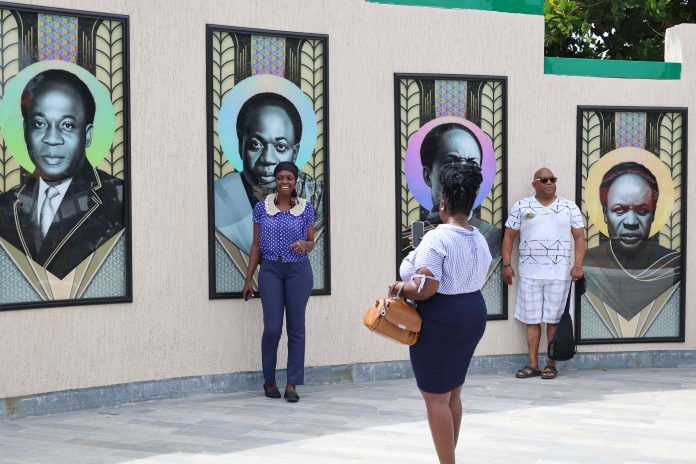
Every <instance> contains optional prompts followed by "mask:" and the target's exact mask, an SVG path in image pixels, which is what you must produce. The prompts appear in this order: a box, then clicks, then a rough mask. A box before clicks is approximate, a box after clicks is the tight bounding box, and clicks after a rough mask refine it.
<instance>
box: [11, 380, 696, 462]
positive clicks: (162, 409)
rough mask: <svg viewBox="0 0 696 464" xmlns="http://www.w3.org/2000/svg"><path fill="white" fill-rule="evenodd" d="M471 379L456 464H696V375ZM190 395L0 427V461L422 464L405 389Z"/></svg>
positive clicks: (425, 458)
mask: <svg viewBox="0 0 696 464" xmlns="http://www.w3.org/2000/svg"><path fill="white" fill-rule="evenodd" d="M561 374H562V375H561V376H560V377H559V378H557V379H556V380H552V381H548V380H541V379H540V378H532V379H525V380H518V379H514V378H513V377H512V376H511V375H510V374H475V375H474V374H472V375H470V376H469V379H468V380H467V383H466V385H465V386H464V389H463V394H462V400H463V403H464V419H463V423H462V433H461V436H460V440H459V448H458V450H457V458H458V462H462V463H463V462H467V463H486V464H489V463H506V464H507V463H515V464H523V463H536V464H550V463H563V464H568V463H592V464H594V463H611V464H615V463H623V464H639V463H640V464H646V463H696V368H674V369H620V370H612V371H601V370H596V371H586V370H584V371H562V372H561ZM300 394H301V395H302V400H301V401H300V402H299V403H297V404H294V405H293V404H288V403H286V402H285V401H284V400H271V399H267V398H265V397H264V396H263V395H262V394H261V393H260V392H246V393H234V394H215V395H201V396H195V397H190V398H184V399H176V400H162V401H155V402H147V403H138V404H131V405H124V406H120V407H116V408H108V409H97V410H90V411H82V412H71V413H64V414H56V415H50V416H43V417H30V418H25V419H16V420H4V421H2V420H0V463H3V464H5V463H31V464H41V463H51V464H57V463H69V464H79V463H99V464H101V463H139V464H140V463H201V464H202V463H211V464H212V463H235V464H238V463H240V464H241V463H263V464H270V463H285V464H286V463H312V464H313V463H327V464H328V463H342V464H343V463H361V464H362V463H380V464H382V463H404V464H411V463H433V462H436V461H437V460H436V458H435V450H434V448H433V445H432V442H431V439H430V432H429V430H428V424H427V422H426V418H425V407H424V403H423V401H422V400H421V398H420V395H419V393H418V391H417V389H416V386H415V381H414V380H412V379H410V380H397V381H383V382H376V383H364V384H340V385H327V386H321V387H304V388H301V389H300Z"/></svg>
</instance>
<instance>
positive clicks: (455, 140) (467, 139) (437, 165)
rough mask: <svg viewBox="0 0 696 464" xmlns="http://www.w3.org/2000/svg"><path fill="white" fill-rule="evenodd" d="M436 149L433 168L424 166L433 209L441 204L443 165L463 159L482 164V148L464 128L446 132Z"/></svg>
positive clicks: (424, 176) (424, 174)
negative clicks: (441, 172)
mask: <svg viewBox="0 0 696 464" xmlns="http://www.w3.org/2000/svg"><path fill="white" fill-rule="evenodd" d="M435 151H436V153H435V157H434V160H433V165H432V168H428V167H426V166H423V179H424V180H425V183H426V184H427V185H428V186H429V187H430V191H431V195H432V199H433V211H436V210H437V208H438V206H439V204H440V195H441V193H442V186H441V185H440V180H439V179H440V177H439V176H440V169H441V168H442V166H444V165H445V164H447V163H452V162H455V163H456V162H463V161H473V162H475V163H476V164H477V165H479V166H481V148H480V147H479V144H478V142H477V141H476V139H475V138H474V136H473V135H472V134H471V133H470V132H468V131H466V130H464V129H458V128H453V129H450V130H448V131H447V132H444V133H443V134H442V135H441V136H440V137H439V139H438V141H437V144H436V150H435Z"/></svg>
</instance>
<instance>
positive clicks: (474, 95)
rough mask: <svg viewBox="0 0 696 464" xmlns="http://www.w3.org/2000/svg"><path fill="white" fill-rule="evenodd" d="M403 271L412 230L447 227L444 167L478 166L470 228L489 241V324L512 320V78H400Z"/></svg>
mask: <svg viewBox="0 0 696 464" xmlns="http://www.w3.org/2000/svg"><path fill="white" fill-rule="evenodd" d="M394 90H395V119H396V121H395V123H396V124H395V126H396V134H395V135H396V167H397V169H396V173H395V174H396V185H397V198H396V205H397V215H396V216H397V224H396V230H397V237H396V244H397V253H396V254H397V269H398V265H399V263H400V262H401V260H402V259H403V258H404V257H405V256H406V255H407V254H408V253H409V252H410V251H411V250H412V249H413V248H412V246H411V242H410V236H411V224H412V223H413V221H423V222H424V223H425V231H426V233H427V231H429V230H431V229H433V228H435V227H437V225H438V224H439V223H440V217H439V213H438V205H439V201H440V191H441V188H440V185H439V178H438V174H439V171H440V167H441V166H442V165H444V164H445V163H449V162H464V161H465V160H467V161H473V162H475V163H476V164H478V165H479V166H481V170H482V174H483V182H482V184H481V187H480V189H479V193H478V195H477V197H476V200H475V202H474V211H473V212H472V217H471V218H470V219H469V222H470V224H471V225H473V226H474V227H476V228H478V229H479V231H480V232H481V233H482V234H483V236H484V237H485V238H486V242H487V243H488V246H489V249H490V251H491V255H492V256H493V264H492V265H491V267H490V268H489V271H488V276H487V281H486V284H485V286H484V288H483V289H482V292H483V295H484V298H485V300H486V306H487V308H488V316H489V319H507V304H506V301H507V292H506V289H505V287H504V285H503V282H502V279H501V276H500V244H501V241H502V228H503V221H504V217H505V215H506V212H507V210H506V208H507V206H506V201H505V197H506V188H507V187H506V172H505V165H506V163H505V159H506V155H507V146H506V145H507V144H506V141H507V120H506V104H507V95H506V92H507V86H506V79H505V78H504V77H480V76H458V75H457V76H452V75H423V74H396V75H395V82H394Z"/></svg>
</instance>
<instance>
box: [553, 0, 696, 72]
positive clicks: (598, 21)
mask: <svg viewBox="0 0 696 464" xmlns="http://www.w3.org/2000/svg"><path fill="white" fill-rule="evenodd" d="M544 15H545V20H546V21H545V22H546V35H545V39H544V48H545V54H546V56H563V57H572V58H605V59H614V60H643V61H662V60H663V59H664V58H663V57H664V42H665V31H666V30H667V29H668V28H670V27H672V26H676V25H677V24H681V23H687V22H688V23H694V22H696V0H545V2H544Z"/></svg>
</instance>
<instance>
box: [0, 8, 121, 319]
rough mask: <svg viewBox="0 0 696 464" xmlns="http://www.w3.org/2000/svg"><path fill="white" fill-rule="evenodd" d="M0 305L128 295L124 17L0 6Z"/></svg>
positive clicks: (74, 301)
mask: <svg viewBox="0 0 696 464" xmlns="http://www.w3.org/2000/svg"><path fill="white" fill-rule="evenodd" d="M0 68H1V69H2V73H0V92H1V93H0V97H1V98H2V99H1V100H0V270H1V272H0V310H7V309H22V308H37V307H47V306H65V305H76V304H95V303H113V302H124V301H126V302H128V301H132V297H131V245H130V230H131V229H130V169H129V157H130V148H129V147H130V144H129V126H130V119H129V112H128V105H129V101H128V95H129V94H128V92H129V90H128V89H129V87H128V18H127V17H125V16H116V15H110V14H101V13H91V12H82V11H72V10H58V9H48V8H39V7H24V6H20V5H15V4H3V3H0Z"/></svg>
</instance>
